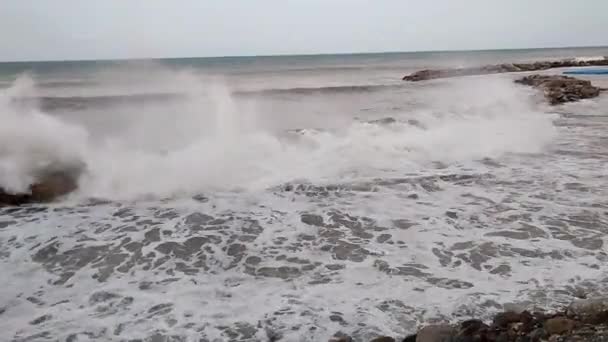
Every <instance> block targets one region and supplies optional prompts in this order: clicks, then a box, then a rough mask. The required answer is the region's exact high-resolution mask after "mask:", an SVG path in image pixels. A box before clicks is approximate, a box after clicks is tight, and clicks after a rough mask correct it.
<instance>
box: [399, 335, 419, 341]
mask: <svg viewBox="0 0 608 342" xmlns="http://www.w3.org/2000/svg"><path fill="white" fill-rule="evenodd" d="M417 339H418V335H410V336H408V337H406V338H404V339H403V341H402V342H416V340H417Z"/></svg>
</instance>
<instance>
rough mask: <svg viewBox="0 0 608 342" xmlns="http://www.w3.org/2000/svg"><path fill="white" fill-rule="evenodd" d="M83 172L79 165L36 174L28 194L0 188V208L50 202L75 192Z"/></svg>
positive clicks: (54, 168)
mask: <svg viewBox="0 0 608 342" xmlns="http://www.w3.org/2000/svg"><path fill="white" fill-rule="evenodd" d="M83 171H84V166H83V165H80V164H79V165H71V166H68V167H53V168H48V169H45V170H43V171H40V172H38V173H37V175H36V176H35V179H37V181H35V182H34V183H32V184H31V185H30V186H29V192H23V193H12V192H10V191H7V190H5V189H4V188H2V187H0V206H18V205H23V204H31V203H46V202H52V201H54V200H56V199H57V198H59V197H62V196H65V195H67V194H69V193H71V192H73V191H74V190H76V189H77V188H78V178H79V177H80V175H81V174H82V173H83Z"/></svg>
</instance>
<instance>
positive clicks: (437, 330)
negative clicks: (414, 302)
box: [416, 324, 457, 342]
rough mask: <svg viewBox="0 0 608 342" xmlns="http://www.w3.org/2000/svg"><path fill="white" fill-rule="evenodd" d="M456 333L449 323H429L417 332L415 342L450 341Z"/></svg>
mask: <svg viewBox="0 0 608 342" xmlns="http://www.w3.org/2000/svg"><path fill="white" fill-rule="evenodd" d="M456 334H457V331H456V329H454V327H452V326H451V325H447V324H442V325H429V326H426V327H424V328H422V329H421V330H420V331H419V332H418V334H417V337H416V342H451V341H452V338H453V337H454V336H455V335H456Z"/></svg>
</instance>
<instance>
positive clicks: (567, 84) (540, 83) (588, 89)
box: [515, 75, 600, 105]
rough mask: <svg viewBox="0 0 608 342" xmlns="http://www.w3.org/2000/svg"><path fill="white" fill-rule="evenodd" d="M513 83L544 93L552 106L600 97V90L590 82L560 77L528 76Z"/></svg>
mask: <svg viewBox="0 0 608 342" xmlns="http://www.w3.org/2000/svg"><path fill="white" fill-rule="evenodd" d="M515 83H519V84H523V85H528V86H532V87H534V88H538V89H541V90H543V91H544V94H545V98H546V99H547V100H548V101H549V103H550V104H552V105H557V104H562V103H566V102H574V101H579V100H582V99H590V98H594V97H597V96H599V95H600V88H598V87H595V86H593V85H592V84H591V82H590V81H587V80H580V79H578V78H574V77H569V76H561V75H530V76H526V77H523V78H521V79H518V80H516V81H515Z"/></svg>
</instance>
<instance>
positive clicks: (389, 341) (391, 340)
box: [371, 336, 397, 342]
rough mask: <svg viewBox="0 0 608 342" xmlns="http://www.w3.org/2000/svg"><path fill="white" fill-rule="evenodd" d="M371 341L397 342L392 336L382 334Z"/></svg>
mask: <svg viewBox="0 0 608 342" xmlns="http://www.w3.org/2000/svg"><path fill="white" fill-rule="evenodd" d="M371 342H397V341H396V340H395V339H394V338H392V337H388V336H382V337H377V338H375V339H373V340H371Z"/></svg>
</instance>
